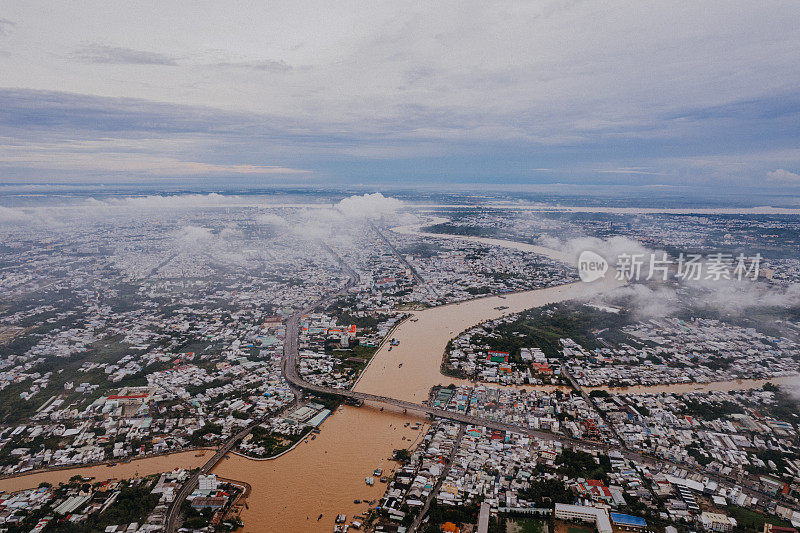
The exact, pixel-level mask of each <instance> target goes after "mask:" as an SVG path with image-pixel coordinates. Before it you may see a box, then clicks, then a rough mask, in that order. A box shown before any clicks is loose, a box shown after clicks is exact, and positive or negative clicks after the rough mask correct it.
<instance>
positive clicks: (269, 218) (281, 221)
mask: <svg viewBox="0 0 800 533" xmlns="http://www.w3.org/2000/svg"><path fill="white" fill-rule="evenodd" d="M255 221H256V222H257V223H258V224H263V225H265V226H287V225H288V223H287V222H286V219H285V218H283V217H282V216H280V215H276V214H275V213H261V214H260V215H257V216H256V217H255Z"/></svg>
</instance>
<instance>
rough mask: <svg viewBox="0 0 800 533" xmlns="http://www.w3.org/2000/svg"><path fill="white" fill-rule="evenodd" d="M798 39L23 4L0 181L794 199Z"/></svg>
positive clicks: (523, 10)
mask: <svg viewBox="0 0 800 533" xmlns="http://www.w3.org/2000/svg"><path fill="white" fill-rule="evenodd" d="M66 21H68V23H65V22H66ZM799 30H800V5H798V4H797V3H794V2H780V1H777V2H769V3H766V4H753V3H750V2H722V1H709V2H702V3H696V2H681V3H671V4H664V3H656V2H636V3H627V2H610V3H604V4H602V5H595V4H590V3H584V2H540V3H537V4H535V5H519V4H515V3H508V4H503V3H492V4H482V3H466V4H465V3H458V4H412V5H405V4H404V5H401V4H397V3H392V2H382V3H375V2H370V3H356V2H353V3H349V4H346V5H341V4H336V5H334V4H330V3H324V2H319V3H314V2H309V3H292V4H284V5H278V6H274V5H270V6H267V5H263V4H261V3H250V2H241V3H237V4H235V5H233V6H231V5H230V4H225V5H222V4H219V3H206V2H192V3H189V2H170V3H169V4H166V5H164V4H158V3H153V4H152V5H150V6H146V5H144V4H136V5H133V4H125V5H122V4H120V5H114V6H113V7H110V6H109V5H108V4H107V3H100V2H82V3H80V5H68V4H52V3H45V2H19V1H11V2H6V3H4V5H3V6H2V8H0V70H2V72H3V76H2V79H1V81H0V137H2V140H0V185H8V184H12V183H13V184H19V183H23V184H24V183H50V182H58V183H89V184H91V183H98V182H103V183H112V184H113V183H122V182H125V183H138V182H148V183H152V182H156V183H157V182H159V181H160V180H164V181H163V183H164V184H165V186H169V185H168V184H174V183H175V182H178V181H180V180H187V179H188V180H202V179H209V180H222V182H224V180H227V179H229V178H232V179H233V180H235V181H236V182H237V183H239V182H242V183H243V184H248V183H249V184H254V185H299V186H328V185H337V186H342V185H346V186H354V187H355V186H366V187H377V186H382V187H397V186H409V187H429V188H436V187H445V188H446V185H447V184H476V183H489V184H493V185H494V186H496V187H498V188H503V187H507V188H517V189H524V188H525V187H529V186H532V187H536V186H540V185H552V184H562V185H559V186H570V185H576V184H579V185H591V186H600V187H607V186H636V187H640V188H644V189H645V190H646V188H647V187H653V190H668V189H670V188H677V189H681V190H683V189H686V190H691V189H693V188H696V187H702V188H706V189H707V190H712V191H713V190H714V188H718V190H719V191H720V192H723V193H726V194H731V193H733V194H735V193H737V192H740V191H746V190H752V189H759V190H761V191H762V192H764V193H765V194H776V195H781V194H787V191H788V192H789V193H791V191H797V190H800V143H798V141H800V134H798V132H800V62H798V61H797V57H800V31H799Z"/></svg>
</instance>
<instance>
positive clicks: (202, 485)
mask: <svg viewBox="0 0 800 533" xmlns="http://www.w3.org/2000/svg"><path fill="white" fill-rule="evenodd" d="M197 488H198V489H200V490H217V476H215V475H214V474H209V475H207V476H203V475H201V476H199V477H198V487H197Z"/></svg>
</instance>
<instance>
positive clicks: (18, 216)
mask: <svg viewBox="0 0 800 533" xmlns="http://www.w3.org/2000/svg"><path fill="white" fill-rule="evenodd" d="M31 220H32V217H31V216H30V215H28V214H27V213H26V212H25V211H23V210H21V209H15V208H13V207H3V206H0V224H17V223H20V222H30V221H31Z"/></svg>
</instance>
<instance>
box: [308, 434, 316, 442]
mask: <svg viewBox="0 0 800 533" xmlns="http://www.w3.org/2000/svg"><path fill="white" fill-rule="evenodd" d="M316 438H317V436H316V435H311V440H314V439H316ZM306 442H308V441H306Z"/></svg>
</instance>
